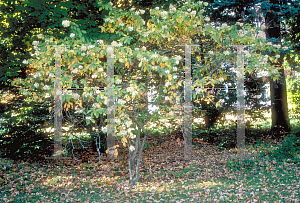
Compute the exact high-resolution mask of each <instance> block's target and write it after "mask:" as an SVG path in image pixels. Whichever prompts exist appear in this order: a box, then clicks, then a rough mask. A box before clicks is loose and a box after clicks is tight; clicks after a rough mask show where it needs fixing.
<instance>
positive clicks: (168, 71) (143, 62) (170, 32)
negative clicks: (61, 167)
mask: <svg viewBox="0 0 300 203" xmlns="http://www.w3.org/2000/svg"><path fill="white" fill-rule="evenodd" d="M205 6H208V4H207V3H203V4H194V3H189V4H186V6H183V7H182V8H180V9H176V8H175V7H174V6H172V5H170V7H169V10H162V9H160V8H159V7H156V8H155V9H150V13H151V18H150V19H149V20H147V22H146V20H145V19H143V17H142V16H141V15H140V14H143V13H144V12H145V11H144V10H139V11H137V10H135V8H132V9H131V10H130V11H122V10H119V9H117V8H115V12H113V13H110V14H109V16H107V18H106V19H105V23H104V25H103V26H102V27H101V30H102V32H106V33H118V34H119V36H120V37H119V39H118V41H111V42H105V41H103V40H101V39H99V40H97V41H88V40H87V39H85V38H84V37H83V35H82V33H83V32H84V31H81V30H79V29H78V25H76V24H75V23H73V22H72V21H69V20H64V21H62V26H63V27H65V28H68V29H69V32H70V35H69V37H66V38H65V39H62V40H57V39H55V36H51V35H49V36H44V39H45V40H44V41H43V40H39V41H33V43H32V45H33V48H34V52H33V53H32V55H31V56H32V58H31V59H29V60H25V61H24V62H23V63H29V64H30V67H31V68H32V69H33V70H34V71H33V73H32V74H31V75H30V76H29V77H28V78H27V79H25V80H21V79H17V80H15V81H14V83H15V84H21V85H23V86H26V87H28V88H29V89H30V91H28V92H27V91H25V90H21V93H23V94H24V95H26V96H27V97H31V98H32V99H33V100H36V101H38V100H39V101H40V102H42V101H43V99H45V98H44V97H41V96H40V95H48V96H49V95H51V96H54V91H53V88H52V87H53V82H54V66H53V55H54V47H53V46H52V45H55V44H58V45H62V50H61V51H62V70H63V74H62V83H63V86H64V87H77V88H78V87H82V86H83V87H85V89H84V92H83V95H82V98H81V96H80V95H78V94H77V93H72V92H70V91H69V92H68V93H67V90H65V91H63V92H62V96H63V101H64V102H65V103H73V104H74V105H73V106H77V107H80V100H81V99H84V100H86V101H94V102H95V105H92V107H91V108H90V109H86V108H83V107H81V112H83V113H84V114H85V115H88V116H86V123H87V124H89V123H90V122H92V123H95V122H96V119H97V118H98V117H99V115H105V114H106V112H107V90H105V91H99V90H97V89H93V88H87V87H94V86H98V87H101V86H106V85H107V81H106V76H107V75H106V70H107V64H106V60H105V56H106V54H107V52H112V51H113V50H112V48H109V47H108V48H107V47H106V45H107V44H111V45H113V46H114V53H113V54H112V55H111V57H113V58H114V71H115V84H116V85H115V102H116V104H115V109H116V113H115V117H116V120H115V121H116V135H117V136H120V137H121V138H122V141H123V143H124V145H128V149H129V155H130V161H129V162H130V169H129V170H130V177H131V178H130V179H131V182H132V183H133V184H134V183H135V182H136V181H139V164H140V161H141V154H142V151H143V147H144V145H145V141H146V137H147V135H148V129H147V126H149V124H150V122H155V121H156V120H158V118H165V119H167V120H174V118H176V114H175V113H174V112H176V111H177V110H178V108H179V106H178V104H177V103H176V102H175V101H176V98H177V97H178V93H177V92H176V89H178V88H179V87H180V86H181V85H182V83H183V80H182V79H180V78H179V77H178V73H177V71H178V70H184V69H183V67H182V66H181V62H183V57H182V56H180V52H178V51H177V52H176V51H175V50H176V49H181V48H182V47H181V48H180V47H177V48H175V47H174V45H176V44H179V43H180V42H185V44H194V39H195V36H196V38H197V39H202V38H203V39H205V38H208V40H209V41H210V42H211V44H213V45H214V46H213V47H211V49H212V50H205V51H206V52H207V53H208V54H207V55H206V56H205V63H206V64H207V65H208V66H210V67H213V66H214V65H213V64H214V61H216V60H219V61H220V60H225V59H235V57H236V54H235V53H233V52H232V49H231V48H230V46H229V45H232V44H236V45H250V44H253V46H251V51H252V53H251V54H250V53H249V52H248V53H246V57H247V59H248V64H247V66H246V71H248V72H251V71H253V70H258V69H259V70H263V69H264V70H266V71H269V72H270V75H272V76H273V77H274V78H276V77H278V73H275V72H271V71H272V70H271V67H270V66H268V65H267V62H266V61H265V60H264V57H262V56H261V51H262V50H265V49H267V50H268V51H272V52H274V53H278V49H277V48H276V47H273V46H272V45H268V44H267V45H266V43H265V42H264V40H263V39H259V38H256V37H255V33H256V32H257V30H254V29H252V28H251V27H250V26H249V25H242V24H240V25H238V26H236V25H235V26H232V27H230V26H228V25H226V24H222V25H221V26H220V27H215V26H213V24H212V23H209V21H210V19H209V18H208V17H207V16H203V9H205ZM239 26H240V27H239ZM241 31H243V33H242V34H241ZM162 45H164V47H163V46H162ZM109 49H111V50H109ZM165 50H167V51H165ZM174 53H175V54H174ZM273 60H276V57H274V58H273ZM204 71H206V72H207V71H209V69H205V70H204ZM226 78H227V76H226V75H225V74H224V73H222V71H220V72H219V73H218V74H212V75H211V76H206V77H204V78H201V79H200V76H195V78H194V79H193V80H195V82H194V83H193V88H194V87H195V86H201V85H208V84H212V85H213V84H218V83H220V82H223V81H224V80H226ZM197 79H199V80H197ZM78 81H80V84H81V86H79V85H78ZM121 83H122V84H121ZM151 86H155V91H156V93H154V95H153V97H154V99H153V100H154V101H155V105H157V106H160V107H162V108H160V111H156V112H154V113H152V114H150V113H149V111H148V109H147V108H145V106H146V104H147V97H146V94H145V93H146V92H148V91H149V89H148V87H151ZM196 92H197V93H199V91H196ZM41 93H42V94H41ZM133 104H134V105H133ZM109 110H111V109H109ZM163 112H164V113H163ZM141 135H142V136H143V141H142V142H141ZM137 152H139V154H138V157H137V156H136V155H137ZM136 158H137V165H136V170H135V169H134V168H135V167H134V165H135V159H136ZM134 170H135V171H136V172H135V177H133V176H132V175H133V174H132V172H133V171H134Z"/></svg>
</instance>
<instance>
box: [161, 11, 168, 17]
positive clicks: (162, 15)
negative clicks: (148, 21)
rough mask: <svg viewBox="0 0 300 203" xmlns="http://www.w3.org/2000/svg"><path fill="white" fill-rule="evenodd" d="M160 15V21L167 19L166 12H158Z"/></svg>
mask: <svg viewBox="0 0 300 203" xmlns="http://www.w3.org/2000/svg"><path fill="white" fill-rule="evenodd" d="M160 15H161V17H162V19H167V15H168V12H167V11H162V12H160Z"/></svg>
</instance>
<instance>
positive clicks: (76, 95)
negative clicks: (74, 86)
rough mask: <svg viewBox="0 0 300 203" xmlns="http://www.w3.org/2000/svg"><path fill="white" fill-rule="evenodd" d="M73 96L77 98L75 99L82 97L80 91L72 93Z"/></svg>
mask: <svg viewBox="0 0 300 203" xmlns="http://www.w3.org/2000/svg"><path fill="white" fill-rule="evenodd" d="M72 97H73V98H74V99H75V100H78V99H79V98H80V95H79V94H78V93H73V94H72Z"/></svg>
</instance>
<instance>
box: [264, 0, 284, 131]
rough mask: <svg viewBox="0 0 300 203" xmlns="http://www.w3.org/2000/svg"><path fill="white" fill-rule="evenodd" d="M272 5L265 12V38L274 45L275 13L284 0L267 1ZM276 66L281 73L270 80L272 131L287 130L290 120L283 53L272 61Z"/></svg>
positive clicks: (277, 32)
mask: <svg viewBox="0 0 300 203" xmlns="http://www.w3.org/2000/svg"><path fill="white" fill-rule="evenodd" d="M269 2H270V3H271V4H272V5H271V6H270V7H271V9H270V11H268V12H267V14H266V18H265V20H266V27H267V28H266V38H267V39H268V40H270V41H272V42H273V43H274V44H275V45H279V46H280V44H281V38H282V37H281V33H280V30H281V29H280V22H279V16H278V14H277V13H279V12H280V7H279V6H278V5H279V4H281V5H280V6H281V7H282V6H283V5H284V4H286V2H285V3H284V2H282V1H279V0H271V1H269ZM273 65H274V66H277V67H278V71H279V72H280V73H281V78H280V79H279V80H275V81H272V80H271V81H270V83H271V84H270V87H271V103H272V105H273V106H272V131H277V132H278V131H282V130H283V131H286V132H287V131H289V130H290V122H289V118H288V104H287V92H286V80H285V74H284V67H283V54H281V56H280V58H279V60H278V62H277V63H273Z"/></svg>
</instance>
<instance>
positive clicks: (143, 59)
mask: <svg viewBox="0 0 300 203" xmlns="http://www.w3.org/2000/svg"><path fill="white" fill-rule="evenodd" d="M141 61H142V62H146V63H147V62H148V61H149V60H148V59H147V58H146V57H143V58H142V59H141Z"/></svg>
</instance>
